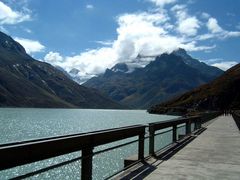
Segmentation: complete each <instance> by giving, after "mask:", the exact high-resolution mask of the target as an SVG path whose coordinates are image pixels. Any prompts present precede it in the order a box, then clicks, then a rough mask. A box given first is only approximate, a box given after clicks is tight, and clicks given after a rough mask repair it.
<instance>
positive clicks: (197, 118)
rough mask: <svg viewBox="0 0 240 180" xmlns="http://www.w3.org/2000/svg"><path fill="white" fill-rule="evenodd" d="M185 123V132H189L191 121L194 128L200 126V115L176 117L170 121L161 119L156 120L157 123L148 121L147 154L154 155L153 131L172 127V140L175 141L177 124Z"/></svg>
mask: <svg viewBox="0 0 240 180" xmlns="http://www.w3.org/2000/svg"><path fill="white" fill-rule="evenodd" d="M183 123H186V134H189V133H191V123H194V124H195V126H194V129H198V128H200V127H201V126H199V125H200V124H201V117H200V116H193V117H185V118H178V119H175V120H171V121H162V122H157V123H150V124H149V154H150V155H152V156H154V155H155V150H154V145H155V136H156V134H155V132H156V131H157V130H161V129H164V128H170V127H171V128H172V131H173V139H172V141H173V142H176V141H177V125H179V124H183Z"/></svg>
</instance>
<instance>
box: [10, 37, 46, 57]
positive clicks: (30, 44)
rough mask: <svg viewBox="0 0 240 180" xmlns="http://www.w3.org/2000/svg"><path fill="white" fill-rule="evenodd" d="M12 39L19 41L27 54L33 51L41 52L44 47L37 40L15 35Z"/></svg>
mask: <svg viewBox="0 0 240 180" xmlns="http://www.w3.org/2000/svg"><path fill="white" fill-rule="evenodd" d="M14 40H15V41H17V42H19V43H20V44H21V45H22V46H23V47H24V48H25V50H26V52H27V53H29V54H32V53H35V52H42V51H44V49H45V46H44V45H42V44H41V43H40V42H39V41H35V40H31V39H24V38H19V37H15V38H14Z"/></svg>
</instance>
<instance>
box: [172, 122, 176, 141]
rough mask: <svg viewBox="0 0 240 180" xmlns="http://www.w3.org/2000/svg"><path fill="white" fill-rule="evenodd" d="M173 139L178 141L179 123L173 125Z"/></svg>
mask: <svg viewBox="0 0 240 180" xmlns="http://www.w3.org/2000/svg"><path fill="white" fill-rule="evenodd" d="M172 141H173V142H176V141H177V125H173V134H172Z"/></svg>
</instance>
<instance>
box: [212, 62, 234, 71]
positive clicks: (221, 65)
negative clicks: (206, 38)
mask: <svg viewBox="0 0 240 180" xmlns="http://www.w3.org/2000/svg"><path fill="white" fill-rule="evenodd" d="M236 64H238V62H236V61H223V62H218V63H214V64H211V65H212V66H215V67H218V68H220V69H222V70H224V71H226V70H228V69H229V68H231V67H233V66H235V65H236Z"/></svg>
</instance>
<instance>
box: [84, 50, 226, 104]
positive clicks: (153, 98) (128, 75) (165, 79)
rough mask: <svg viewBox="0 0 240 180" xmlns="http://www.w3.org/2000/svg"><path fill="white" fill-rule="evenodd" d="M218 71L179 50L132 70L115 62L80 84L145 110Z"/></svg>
mask: <svg viewBox="0 0 240 180" xmlns="http://www.w3.org/2000/svg"><path fill="white" fill-rule="evenodd" d="M138 58H140V56H138ZM131 69H132V68H131ZM222 73H223V71H222V70H220V69H218V68H216V67H213V66H209V65H207V64H205V63H203V62H200V61H198V60H196V59H193V58H192V57H191V56H190V55H188V54H187V52H186V51H185V50H184V49H179V50H177V51H174V52H172V53H170V54H162V55H160V56H157V57H155V59H154V60H153V61H152V62H150V63H149V64H148V65H147V66H145V67H144V68H136V69H135V70H132V71H129V68H128V65H127V64H124V63H121V64H117V65H115V66H114V67H113V68H111V69H107V70H106V71H105V73H104V74H102V75H99V76H97V77H93V78H91V79H90V80H88V81H87V82H85V83H84V84H83V85H84V86H86V87H91V88H95V89H98V90H100V91H101V92H102V93H103V94H105V95H107V96H109V97H111V98H112V99H113V100H115V101H118V102H120V103H123V104H125V105H128V106H131V107H133V108H141V109H146V108H149V107H150V106H152V105H154V104H157V103H159V102H163V101H166V100H168V99H170V98H172V97H174V96H177V95H179V94H182V93H184V92H186V91H189V90H191V89H193V88H195V87H197V86H199V85H202V84H205V83H207V82H209V81H211V80H213V79H215V78H216V77H218V76H220V75H221V74H222Z"/></svg>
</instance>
